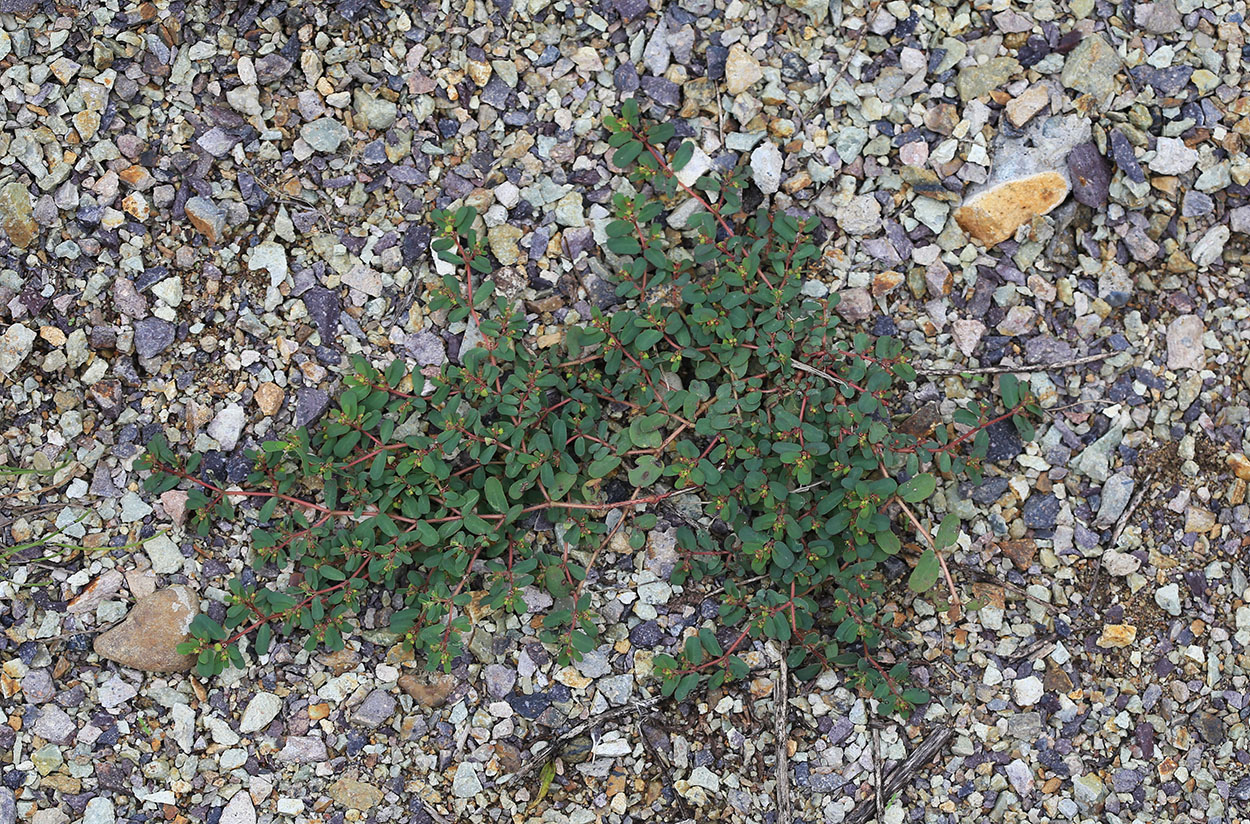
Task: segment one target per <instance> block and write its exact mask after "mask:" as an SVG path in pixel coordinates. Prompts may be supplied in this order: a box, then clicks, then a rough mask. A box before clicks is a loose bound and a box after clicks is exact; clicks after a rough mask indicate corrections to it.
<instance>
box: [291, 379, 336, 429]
mask: <svg viewBox="0 0 1250 824" xmlns="http://www.w3.org/2000/svg"><path fill="white" fill-rule="evenodd" d="M329 408H330V396H329V395H328V394H326V393H325V392H322V391H321V390H320V389H312V388H305V389H301V390H299V392H297V393H296V397H295V425H296V426H297V427H300V426H312V425H313V424H314V423H316V422H317V420H318V419H319V418H320V417H321V416H322V415H324V414H325V411H326V410H327V409H329Z"/></svg>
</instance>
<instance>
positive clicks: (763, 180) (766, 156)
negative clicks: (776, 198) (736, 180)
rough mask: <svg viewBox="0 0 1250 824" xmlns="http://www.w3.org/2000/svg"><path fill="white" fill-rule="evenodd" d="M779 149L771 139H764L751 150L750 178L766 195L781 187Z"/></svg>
mask: <svg viewBox="0 0 1250 824" xmlns="http://www.w3.org/2000/svg"><path fill="white" fill-rule="evenodd" d="M782 162H783V161H782V157H781V151H780V150H779V149H778V148H777V146H776V144H774V143H773V142H772V141H771V140H765V141H764V142H763V143H761V144H760V145H759V146H757V147H756V148H755V151H753V152H751V179H752V180H754V181H755V185H756V186H758V187H759V190H760V191H761V192H763V193H764V194H766V195H771V194H775V193H776V191H777V190H778V189H780V188H781V165H782Z"/></svg>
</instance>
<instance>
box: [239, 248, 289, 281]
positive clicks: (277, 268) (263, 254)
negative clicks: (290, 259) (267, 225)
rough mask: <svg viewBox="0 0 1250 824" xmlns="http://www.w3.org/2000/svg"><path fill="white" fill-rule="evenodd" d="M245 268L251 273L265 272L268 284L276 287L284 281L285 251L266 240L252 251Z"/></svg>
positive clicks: (285, 271)
mask: <svg viewBox="0 0 1250 824" xmlns="http://www.w3.org/2000/svg"><path fill="white" fill-rule="evenodd" d="M247 268H248V269H251V270H252V271H256V270H257V269H265V270H267V271H268V272H269V282H270V283H271V284H273V285H275V286H276V285H278V284H279V283H281V282H282V281H284V280H285V279H286V273H287V262H286V249H284V248H282V246H281V245H280V244H277V243H274V242H273V241H272V240H267V241H265V242H264V243H261V244H259V245H257V246H256V248H255V249H253V250H252V256H251V257H250V258H248V261H247Z"/></svg>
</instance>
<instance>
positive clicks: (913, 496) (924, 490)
mask: <svg viewBox="0 0 1250 824" xmlns="http://www.w3.org/2000/svg"><path fill="white" fill-rule="evenodd" d="M936 489H937V479H936V478H934V477H933V476H932V475H930V474H929V473H927V472H925V473H923V474H921V475H917V476H916V477H914V478H912V479H911V480H909V481H907V482H906V483H904V484H903V485H902V486H900V487H899V488H898V496H899V497H900V498H902V499H903V500H904V501H906V502H907V503H909V504H916V503H920V502H921V501H923V500H926V499H927V498H928V497H929V496H930V495H932V494H933V492H934V490H936Z"/></svg>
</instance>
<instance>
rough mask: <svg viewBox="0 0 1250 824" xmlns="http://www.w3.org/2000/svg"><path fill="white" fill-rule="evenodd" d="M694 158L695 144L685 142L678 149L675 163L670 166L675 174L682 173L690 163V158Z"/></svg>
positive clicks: (674, 158) (674, 157)
mask: <svg viewBox="0 0 1250 824" xmlns="http://www.w3.org/2000/svg"><path fill="white" fill-rule="evenodd" d="M693 156H694V144H693V143H691V142H690V141H689V140H687V141H684V142H683V143H682V144H681V145H680V146H678V147H677V152H676V153H675V154H674V155H673V162H672V163H671V164H669V165H671V166H672V167H673V171H674V172H680V171H681V170H682V169H684V168H685V167H686V164H687V163H689V162H690V158H692V157H693Z"/></svg>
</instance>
